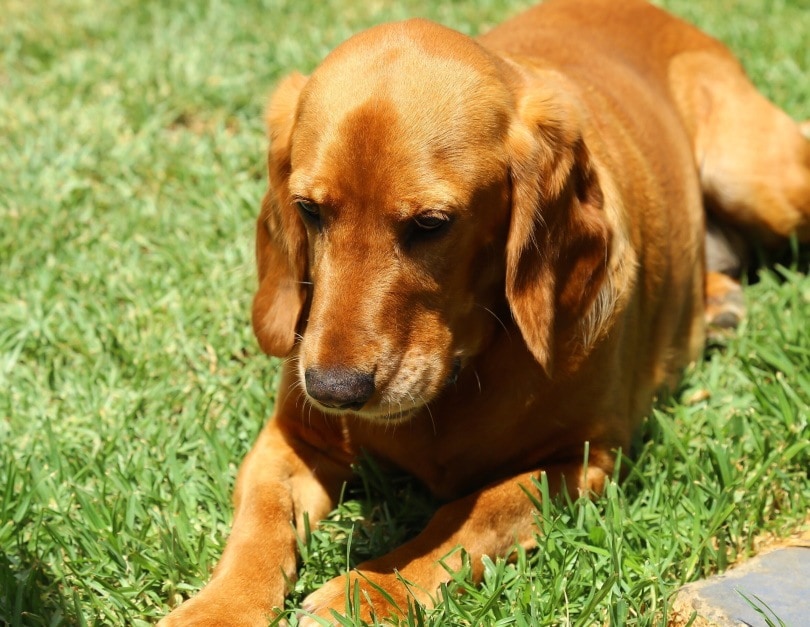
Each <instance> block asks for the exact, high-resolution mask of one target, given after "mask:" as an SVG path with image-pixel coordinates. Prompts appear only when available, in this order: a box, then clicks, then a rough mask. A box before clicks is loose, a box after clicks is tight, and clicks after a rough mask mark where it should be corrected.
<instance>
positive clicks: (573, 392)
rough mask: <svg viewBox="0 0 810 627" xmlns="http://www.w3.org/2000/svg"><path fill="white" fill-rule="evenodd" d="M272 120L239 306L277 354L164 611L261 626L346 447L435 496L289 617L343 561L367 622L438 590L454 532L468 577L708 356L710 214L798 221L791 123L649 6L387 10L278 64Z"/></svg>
mask: <svg viewBox="0 0 810 627" xmlns="http://www.w3.org/2000/svg"><path fill="white" fill-rule="evenodd" d="M268 124H269V129H270V141H271V146H270V153H269V171H270V185H269V190H268V192H267V195H266V196H265V198H264V201H263V203H262V209H261V214H260V216H259V219H258V224H257V259H258V268H259V280H260V285H259V290H258V293H257V294H256V298H255V301H254V305H253V324H254V328H255V332H256V336H257V337H258V340H259V343H260V344H261V347H262V349H263V350H264V351H265V352H267V353H270V354H272V355H278V356H286V357H288V359H287V360H286V362H285V365H284V371H283V378H282V382H281V385H280V388H279V390H278V400H277V405H276V412H275V416H274V418H273V420H271V421H270V422H269V423H268V425H267V426H266V427H265V429H264V431H263V432H262V434H261V436H260V438H259V441H258V442H257V444H256V445H255V447H254V448H253V450H252V451H251V453H250V454H249V455H248V457H247V458H246V459H245V462H244V464H243V465H242V468H241V471H240V473H239V478H238V482H237V487H236V494H235V503H236V513H235V519H234V526H233V531H232V533H231V536H230V539H229V540H228V544H227V546H226V548H225V552H224V554H223V556H222V560H221V561H220V563H219V566H218V567H217V569H216V571H215V572H214V576H213V579H212V580H211V582H210V583H209V584H208V586H206V588H205V589H204V590H203V591H202V592H200V593H199V594H198V595H197V596H196V597H194V598H193V599H191V600H189V601H187V602H186V603H184V604H183V605H181V606H180V607H179V608H178V609H177V610H175V611H174V612H173V613H172V614H171V615H170V616H169V617H168V618H167V619H165V620H164V621H163V623H162V624H164V625H231V624H232V625H237V624H238V625H263V624H265V621H266V620H267V619H268V617H269V616H272V615H273V608H275V607H279V606H281V605H282V604H283V601H284V596H285V594H286V593H287V591H288V581H289V580H290V579H292V578H293V577H294V576H295V567H296V529H297V530H298V533H301V531H302V529H303V520H304V517H305V516H307V515H308V517H309V520H310V521H311V522H314V521H317V520H319V519H320V518H322V517H323V516H324V515H326V514H327V513H328V512H329V511H330V510H331V509H332V508H333V507H334V506H335V504H336V500H337V498H338V495H339V492H340V489H341V485H342V484H343V482H344V481H346V480H347V479H349V477H350V475H351V470H350V464H351V463H352V462H354V461H355V460H356V459H357V457H358V454H359V452H360V451H361V450H366V451H369V452H370V453H372V454H373V455H375V456H377V457H378V458H379V459H381V460H383V461H385V462H387V463H389V464H391V465H393V466H396V467H399V468H401V469H404V470H406V471H408V472H410V473H412V474H413V475H414V476H416V477H417V478H418V479H419V480H421V481H422V482H424V483H425V484H426V485H427V486H429V488H430V489H431V490H432V491H433V492H434V493H435V494H436V495H438V496H439V497H441V498H443V499H444V500H445V501H446V504H445V505H444V506H443V507H441V508H440V509H439V510H438V512H437V513H436V514H435V517H434V518H433V519H432V520H431V521H430V523H429V524H428V525H427V527H426V528H425V530H424V531H423V532H422V533H421V534H419V535H418V536H417V537H416V538H415V539H413V540H411V541H410V542H408V543H407V544H405V545H403V546H400V547H398V548H396V549H395V550H393V551H392V552H391V553H389V554H387V555H385V556H383V557H381V558H379V559H375V560H372V561H370V562H366V563H364V564H361V565H360V566H359V568H358V569H357V572H351V573H349V574H348V575H346V576H344V577H340V578H338V579H335V580H333V581H331V582H329V583H328V584H326V585H325V586H324V587H323V588H322V589H320V590H318V591H317V592H315V593H313V594H312V595H310V596H309V597H308V598H307V599H306V601H305V603H304V609H305V610H306V611H308V612H312V613H314V614H316V615H319V616H326V617H329V616H330V609H332V608H334V609H336V610H338V611H340V610H342V609H343V608H344V592H345V590H346V589H347V586H346V583H347V581H346V578H347V577H348V578H350V579H351V580H352V581H354V580H358V581H359V583H360V586H361V588H362V589H363V590H364V591H365V593H366V595H368V596H365V595H363V596H362V597H361V598H362V599H364V600H363V603H365V605H364V608H363V611H364V612H366V614H367V615H368V614H370V613H371V612H375V613H376V614H377V615H378V616H383V617H384V616H387V615H388V614H389V613H390V612H394V613H396V612H397V608H396V607H395V606H391V605H390V604H389V603H388V602H387V601H386V600H385V599H384V597H383V595H381V594H380V593H379V591H378V590H376V589H375V586H374V585H371V584H376V586H379V587H380V588H381V589H383V590H385V591H386V592H387V594H388V595H390V598H391V599H392V600H394V601H395V603H396V605H397V606H398V607H399V608H400V609H402V608H406V607H407V599H408V591H407V590H406V588H405V586H404V585H403V584H401V583H400V581H399V579H398V577H397V576H396V575H395V574H394V571H395V570H396V571H397V572H398V573H399V574H400V575H401V577H402V578H404V579H405V580H408V581H410V582H412V584H413V585H412V586H411V588H410V590H411V593H412V594H414V595H415V596H416V598H417V599H418V600H419V601H422V602H425V603H430V602H431V595H435V591H436V590H437V588H438V586H439V585H440V584H441V583H442V582H445V581H447V580H448V579H449V576H448V574H447V572H446V570H445V569H444V568H443V567H442V566H440V565H439V564H438V563H437V561H438V560H439V559H440V558H443V557H445V556H446V555H447V554H448V553H450V552H451V550H452V549H453V548H455V547H457V546H461V547H464V549H465V550H466V551H467V552H468V554H469V555H470V561H471V563H472V564H473V565H474V568H477V569H478V570H479V572H480V564H481V559H480V558H481V556H483V555H491V556H498V555H506V554H508V553H509V551H510V548H511V547H513V546H514V545H515V543H519V544H522V545H524V546H530V545H532V544H533V543H534V541H535V539H534V538H535V536H534V534H535V532H536V529H535V527H534V526H533V524H532V521H533V516H534V515H535V512H534V511H533V509H532V505H531V502H530V500H529V499H528V498H527V496H526V494H525V493H524V489H531V487H532V478H533V477H538V476H539V475H540V474H541V473H545V474H546V476H547V480H548V482H549V485H550V486H551V489H552V490H553V491H559V490H561V489H567V490H568V491H570V492H571V493H572V494H577V493H578V492H581V491H591V490H592V491H599V490H600V489H601V487H602V485H603V483H604V482H605V480H606V478H609V477H610V476H611V474H612V473H613V468H614V459H615V455H616V451H617V450H619V449H625V450H626V449H627V447H628V444H629V440H630V437H631V433H632V432H633V429H634V427H635V426H636V424H637V423H638V421H639V419H640V418H641V417H642V416H643V415H644V414H645V412H647V411H648V410H649V409H650V405H651V402H652V400H653V396H654V394H655V393H656V390H658V389H659V388H661V387H662V386H664V385H668V384H671V383H673V382H674V381H675V380H676V378H677V376H678V373H679V371H680V370H681V368H682V367H683V366H684V365H685V364H687V363H688V362H689V361H690V360H693V359H694V358H695V357H696V356H697V355H698V353H699V351H700V350H701V347H702V345H703V341H704V326H705V325H704V306H705V305H704V304H705V302H706V298H705V296H706V295H705V289H706V285H709V286H710V289H712V290H713V291H714V292H717V293H713V294H711V296H712V297H715V298H716V297H718V296H719V297H720V298H721V299H722V297H723V294H724V291H725V290H729V289H731V291H733V283H731V282H730V281H729V280H727V279H722V278H721V277H719V276H717V275H712V274H710V275H709V277H708V278H709V280H708V281H707V272H706V269H705V263H704V258H705V253H704V238H705V233H706V229H705V225H704V223H705V216H704V207H707V208H710V209H711V212H712V213H713V214H714V215H715V216H717V217H718V218H719V219H720V221H721V222H723V223H731V224H734V225H736V226H737V227H739V228H740V230H741V231H743V232H745V233H746V234H747V235H748V236H751V237H756V238H758V239H760V240H763V241H765V242H771V241H775V240H777V239H779V238H784V237H785V236H787V235H789V234H790V233H793V232H796V233H798V235H799V237H800V238H802V239H804V240H807V239H810V146H809V145H808V142H807V141H806V140H805V139H804V138H803V137H802V135H801V133H800V131H799V128H798V126H797V125H796V124H795V123H794V122H792V121H791V120H790V119H789V118H788V117H787V116H786V115H785V114H784V113H783V112H781V111H780V110H778V109H777V108H776V107H774V106H773V105H771V104H770V103H769V102H767V101H766V100H765V99H764V98H763V97H762V96H761V95H760V94H759V93H758V92H757V91H755V89H754V87H753V86H752V85H751V84H750V83H749V81H748V80H747V79H746V77H745V76H744V74H743V72H742V70H741V68H740V66H739V64H738V63H737V61H735V59H734V58H733V57H732V56H731V54H730V53H729V51H728V50H727V49H726V48H725V47H724V46H723V45H721V44H720V43H718V42H716V41H714V40H713V39H710V38H709V37H707V36H705V35H703V34H702V33H700V32H699V31H697V30H696V29H694V28H692V27H691V26H689V25H687V24H685V23H684V22H682V21H680V20H678V19H676V18H674V17H671V16H669V15H667V14H666V13H664V12H662V11H661V10H659V9H656V8H654V7H653V6H650V5H648V4H646V3H644V2H642V1H640V0H625V1H623V2H615V0H551V1H549V2H546V3H545V4H543V5H542V6H540V7H537V8H534V9H531V10H529V11H528V12H526V13H524V14H523V15H520V16H519V17H517V18H515V19H513V20H511V21H509V22H507V23H506V24H504V25H502V26H501V27H499V28H497V29H495V30H493V31H492V32H490V33H488V34H486V35H484V36H483V37H481V38H480V39H478V40H477V41H476V40H473V39H470V38H468V37H466V36H463V35H461V34H459V33H457V32H454V31H452V30H448V29H446V28H443V27H441V26H437V25H435V24H432V23H429V22H425V21H421V20H414V21H408V22H404V23H398V24H388V25H383V26H379V27H377V28H373V29H371V30H369V31H367V32H364V33H362V34H360V35H357V36H355V37H353V38H352V39H350V40H349V41H348V42H346V43H345V44H343V45H341V46H340V47H338V48H337V49H336V50H335V51H334V52H333V53H332V54H330V55H329V56H328V57H327V59H326V60H325V61H324V62H323V64H322V65H321V66H320V67H319V68H318V69H317V70H316V71H315V72H314V73H313V74H312V76H311V77H309V78H306V77H303V76H301V75H297V74H295V75H292V76H290V77H289V78H287V79H286V80H285V81H283V82H282V83H281V85H280V86H279V87H278V90H277V91H276V93H275V95H274V96H273V98H272V100H271V103H270V107H269V112H268ZM729 284H731V286H732V287H731V288H729ZM586 442H587V443H589V448H588V450H589V458H588V459H587V470H584V469H583V447H584V445H585V443H586ZM456 555H458V554H457V553H456ZM457 559H460V558H457ZM449 563H450V565H451V566H452V565H453V558H450V562H449ZM459 563H460V562H457V563H456V564H455V565H457V566H458V565H459ZM367 600H368V602H367Z"/></svg>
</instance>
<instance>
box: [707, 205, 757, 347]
mask: <svg viewBox="0 0 810 627" xmlns="http://www.w3.org/2000/svg"><path fill="white" fill-rule="evenodd" d="M749 256H750V248H749V244H748V242H747V241H746V240H745V239H744V238H743V236H742V235H741V234H740V233H738V232H737V231H736V230H735V229H734V228H732V227H730V226H728V225H727V224H723V223H720V222H718V221H717V219H716V218H714V217H713V216H712V215H711V214H709V215H708V216H707V218H706V285H705V294H706V327H707V332H708V334H709V337H710V338H712V337H714V336H716V337H722V336H723V335H724V334H725V333H726V332H727V331H728V330H730V329H735V328H736V327H737V326H738V325H739V324H740V322H742V319H743V318H744V317H745V298H744V296H743V291H742V286H741V285H740V276H741V275H742V272H743V270H744V269H745V266H746V265H747V264H748V261H749Z"/></svg>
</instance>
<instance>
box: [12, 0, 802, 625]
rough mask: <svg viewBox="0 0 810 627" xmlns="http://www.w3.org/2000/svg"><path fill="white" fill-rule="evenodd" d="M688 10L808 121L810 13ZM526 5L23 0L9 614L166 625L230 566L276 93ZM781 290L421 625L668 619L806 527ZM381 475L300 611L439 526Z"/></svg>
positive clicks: (790, 310) (796, 308) (17, 6)
mask: <svg viewBox="0 0 810 627" xmlns="http://www.w3.org/2000/svg"><path fill="white" fill-rule="evenodd" d="M666 4H667V5H668V6H669V7H670V8H672V9H673V10H675V11H677V12H679V13H680V14H682V15H684V16H686V17H688V18H689V19H691V20H692V21H695V22H698V23H700V24H701V25H703V26H704V28H706V29H708V30H709V31H711V32H712V33H714V34H716V35H717V36H719V37H721V38H723V39H724V40H725V41H726V42H728V43H729V44H730V45H731V46H732V48H733V49H734V50H735V51H736V52H737V53H738V54H739V55H740V56H741V57H742V58H743V60H744V62H745V64H746V66H747V67H748V68H749V70H750V72H751V74H752V76H753V77H754V79H755V81H756V82H757V83H758V84H759V85H760V86H761V87H762V88H763V90H764V91H765V92H766V93H767V94H768V95H769V96H770V97H772V98H774V99H775V100H776V101H777V102H779V103H780V104H781V105H782V106H783V107H785V108H786V109H787V110H788V111H789V112H790V113H791V114H792V115H794V116H796V117H810V81H808V80H807V72H808V68H810V48H808V47H807V45H806V35H807V32H808V28H810V23H808V18H807V8H808V5H807V3H806V1H804V0H794V1H792V2H791V1H782V2H770V1H768V2H766V1H765V0H722V1H719V0H718V1H716V2H712V3H705V2H704V3H696V2H690V1H689V0H671V1H670V2H667V3H666ZM393 5H396V6H393ZM520 6H521V3H519V2H513V1H510V0H482V1H479V2H473V1H471V0H468V1H466V2H457V1H455V2H443V3H436V2H427V1H426V0H404V1H403V2H398V3H388V2H376V3H368V2H348V1H343V2H334V3H330V5H329V8H324V3H320V2H315V1H314V0H310V1H307V0H298V1H296V2H292V1H291V0H267V1H266V2H265V3H261V2H240V3H224V2H218V1H216V0H211V1H210V2H201V3H188V2H179V1H169V2H166V1H164V0H152V1H139V0H122V1H121V2H109V3H98V2H91V1H90V0H60V1H58V2H47V1H46V0H6V1H5V2H4V4H3V10H2V12H0V276H1V277H2V280H0V624H2V623H8V624H9V625H13V626H16V625H59V624H67V625H73V624H78V625H83V624H88V625H93V624H99V625H102V624H115V625H119V624H133V625H143V624H149V623H151V622H152V621H153V620H154V619H155V618H156V617H158V616H160V615H162V614H163V613H164V612H165V611H166V609H167V603H168V602H174V601H175V600H177V599H179V598H181V597H184V596H186V595H189V594H191V593H192V592H193V591H194V590H196V589H197V588H198V587H199V586H200V585H201V584H202V583H203V582H204V581H205V580H206V578H207V576H208V572H209V570H210V569H211V567H212V566H213V565H214V564H215V563H216V560H217V557H218V556H219V554H220V552H221V550H222V547H223V542H224V539H225V538H226V536H227V532H228V527H229V520H230V516H231V511H230V505H229V499H230V492H231V489H232V486H233V481H234V476H235V473H236V469H237V467H238V464H239V461H240V459H241V458H242V456H243V455H244V454H245V452H246V451H247V450H248V448H249V447H250V445H251V443H252V441H253V440H254V438H255V436H256V434H257V432H258V430H259V429H260V427H261V424H262V422H263V421H264V420H265V418H266V417H267V416H268V415H269V413H270V411H271V409H272V404H273V389H274V384H275V378H276V375H277V365H276V364H275V363H274V362H272V361H269V360H267V359H266V358H264V357H262V356H261V355H260V353H259V351H258V349H257V347H256V345H255V342H254V340H253V338H252V335H251V331H250V328H249V324H248V311H249V304H250V298H251V290H252V289H253V284H254V281H255V278H254V269H253V260H252V255H253V252H252V236H253V233H252V229H253V219H254V215H255V212H256V210H257V207H258V201H259V198H260V197H261V194H262V191H263V187H264V185H265V182H264V163H263V154H264V151H265V141H264V137H263V129H262V121H261V112H262V108H263V105H264V102H265V99H266V96H267V94H268V93H269V91H270V89H271V87H272V85H273V84H274V82H275V81H276V80H277V79H278V78H279V77H280V76H281V75H282V74H284V73H285V72H288V71H290V70H292V69H294V68H298V69H302V70H304V71H308V70H310V69H312V67H313V66H314V65H315V64H316V63H317V61H318V60H319V59H320V58H322V56H323V55H324V54H325V53H326V52H327V51H328V50H329V49H331V48H332V47H333V46H335V45H337V44H338V43H339V42H340V41H341V40H343V39H344V38H345V37H347V36H348V35H349V34H350V33H352V32H354V31H356V30H359V29H361V28H364V27H366V26H369V25H371V24H373V23H375V22H379V21H382V20H385V19H392V18H400V17H405V16H409V15H417V14H418V15H427V16H429V17H433V18H435V19H438V20H440V21H442V22H444V23H447V24H449V25H452V26H455V27H457V28H459V29H461V30H463V31H465V32H469V33H475V32H477V31H478V29H479V25H491V24H494V23H496V22H497V21H499V20H500V19H502V18H503V17H505V16H507V15H509V14H513V13H514V12H516V11H517V10H518V8H519V7H520ZM760 278H761V280H760V281H759V282H758V283H757V284H755V285H753V286H752V287H750V288H749V289H748V292H747V293H748V297H749V302H750V318H749V320H748V321H747V322H746V323H745V324H744V325H743V327H742V328H741V329H740V332H739V335H738V337H736V338H733V339H730V340H728V341H727V342H726V343H724V345H723V346H722V347H719V348H717V349H715V350H713V351H711V352H710V353H709V354H708V356H707V359H706V360H705V361H704V362H703V363H701V364H698V365H697V366H696V367H695V368H693V369H692V370H690V371H689V372H688V373H687V375H686V379H685V381H684V384H683V386H682V388H681V389H680V390H679V391H678V393H677V394H676V395H675V396H674V397H673V398H672V399H671V400H670V401H668V402H665V403H663V404H662V405H661V406H660V407H659V408H658V409H657V410H656V411H654V412H653V413H652V414H651V417H650V419H649V421H648V422H647V423H646V425H645V427H644V430H645V433H644V435H645V438H644V439H643V441H642V442H641V443H640V445H639V447H638V451H637V452H636V454H635V455H634V457H633V459H632V461H630V460H629V459H625V460H624V461H623V465H624V467H625V468H626V469H629V475H628V478H627V479H626V480H625V481H623V482H622V483H620V484H611V485H610V486H609V489H608V491H607V494H606V495H605V496H604V497H603V498H600V499H597V500H596V501H594V502H590V501H582V502H576V503H570V504H569V503H558V504H555V503H552V502H550V501H548V500H544V501H543V503H542V511H543V516H542V518H541V519H540V520H539V522H538V529H539V531H541V535H540V540H539V542H540V549H539V550H537V551H534V552H530V553H528V554H524V553H520V554H519V555H518V556H517V560H516V561H515V562H514V563H504V562H501V561H493V562H488V563H487V568H486V575H485V579H484V582H483V584H482V585H480V586H472V585H471V584H470V583H469V579H468V578H466V576H465V573H464V572H461V573H459V574H458V575H457V577H456V581H455V582H454V584H453V585H452V586H451V590H450V591H449V593H448V594H447V595H446V597H445V601H444V602H443V604H442V605H440V606H439V607H438V608H437V609H436V610H435V611H433V612H424V611H423V610H421V609H416V610H414V614H413V615H412V617H411V621H412V622H414V623H416V622H423V623H424V624H429V625H448V624H453V625H458V624H469V625H543V624H549V625H552V624H553V625H557V624H571V625H587V624H591V623H593V622H601V623H612V624H615V625H623V624H638V625H642V624H643V625H648V624H662V623H664V622H665V620H666V616H667V611H668V603H669V600H670V596H671V593H672V592H673V590H675V589H676V588H677V586H678V585H679V584H680V583H681V582H684V581H687V580H693V579H696V578H699V577H702V576H704V575H707V574H709V573H712V572H716V571H718V570H722V569H723V568H725V567H726V566H727V565H728V564H729V563H730V562H732V561H734V560H736V559H738V558H740V557H744V556H746V555H747V554H748V553H749V551H750V549H751V547H752V542H753V540H754V538H756V537H757V536H759V535H761V534H765V533H776V534H785V533H787V532H788V531H789V530H790V529H792V528H794V527H795V526H796V525H798V524H799V523H800V522H801V521H802V520H804V519H805V517H806V513H807V511H808V507H809V506H810V484H809V482H808V474H807V472H808V471H807V469H808V468H810V444H808V437H807V436H808V425H807V422H808V417H809V416H810V333H808V324H809V322H808V321H810V279H808V278H807V277H806V276H804V275H803V274H800V273H798V272H795V271H793V270H781V271H764V272H763V273H761V275H760ZM361 475H362V476H363V478H364V481H363V482H361V487H360V488H359V489H357V490H353V491H349V492H348V493H347V500H346V502H345V503H344V504H343V505H342V506H341V507H340V508H339V509H338V511H337V512H335V513H334V514H333V516H332V517H331V518H330V520H329V521H328V522H327V523H325V524H324V525H323V526H322V527H321V528H320V529H318V530H317V531H313V532H312V534H311V535H310V537H309V538H308V540H307V542H306V543H305V545H304V546H303V547H302V552H303V554H304V556H305V559H304V564H303V570H302V573H301V577H300V580H299V582H298V583H297V584H296V589H295V591H294V593H293V595H292V597H291V601H290V607H295V604H296V603H297V602H300V600H301V599H302V598H303V596H304V595H305V594H306V592H307V591H308V590H311V589H313V588H314V587H315V586H317V585H318V583H319V582H321V581H324V580H325V579H328V578H329V577H332V576H334V575H335V574H337V573H339V572H340V571H341V570H342V569H344V568H345V567H346V562H347V559H348V560H349V562H351V563H356V562H357V561H360V560H362V559H363V558H364V557H365V556H368V555H372V554H378V553H380V552H383V551H385V550H386V549H389V548H391V547H392V546H394V545H396V543H397V542H399V541H400V540H401V539H402V538H403V537H405V536H407V535H408V534H410V533H413V532H414V530H416V529H418V527H419V525H421V524H422V523H423V522H424V520H425V519H426V517H427V515H428V513H429V511H430V506H431V504H430V503H429V501H428V500H427V499H425V497H424V496H423V495H420V494H419V490H418V488H417V487H416V486H414V485H413V484H411V483H409V482H407V481H404V480H402V479H400V478H386V477H381V476H380V475H379V473H377V472H375V471H374V470H373V468H371V467H368V466H367V467H365V468H364V469H363V470H362V472H361ZM380 499H385V500H386V503H385V504H384V505H379V504H378V500H380Z"/></svg>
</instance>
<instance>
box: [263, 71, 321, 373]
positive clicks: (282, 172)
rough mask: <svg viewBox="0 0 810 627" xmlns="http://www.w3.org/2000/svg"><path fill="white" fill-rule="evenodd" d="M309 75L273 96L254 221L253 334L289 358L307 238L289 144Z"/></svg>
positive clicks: (303, 293)
mask: <svg viewBox="0 0 810 627" xmlns="http://www.w3.org/2000/svg"><path fill="white" fill-rule="evenodd" d="M306 80H307V79H306V77H304V76H302V75H301V74H292V75H290V76H288V77H287V78H285V79H284V80H283V81H282V82H281V83H280V84H279V85H278V87H277V88H276V91H275V92H274V93H273V95H272V97H271V98H270V104H269V106H268V108H267V115H266V122H267V128H268V134H269V138H270V149H269V152H268V156H267V167H268V172H269V178H270V180H269V185H268V189H267V193H266V194H265V195H264V199H263V200H262V208H261V213H260V214H259V218H258V220H257V222H256V265H257V266H258V274H259V289H258V290H257V292H256V295H255V297H254V298H253V311H252V314H253V315H252V317H253V331H254V333H255V334H256V338H257V339H258V341H259V346H261V349H262V350H263V351H264V352H265V353H268V354H270V355H275V356H278V357H284V356H286V355H287V354H288V353H289V352H290V351H291V350H292V347H293V345H294V344H295V337H296V332H297V331H298V327H299V319H300V316H301V311H302V309H303V307H304V304H305V302H306V298H307V288H306V284H305V282H306V274H307V239H306V231H305V229H304V227H303V225H302V224H301V220H300V218H299V217H298V215H297V213H296V212H295V211H294V209H293V207H292V202H291V200H290V197H289V189H288V181H289V177H290V169H291V165H290V142H291V138H292V132H293V127H294V125H295V117H296V111H297V108H298V99H299V96H300V94H301V90H302V89H303V87H304V85H305V84H306Z"/></svg>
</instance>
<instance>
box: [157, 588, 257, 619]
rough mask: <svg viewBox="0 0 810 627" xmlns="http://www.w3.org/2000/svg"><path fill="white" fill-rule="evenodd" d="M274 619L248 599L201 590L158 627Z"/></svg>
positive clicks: (173, 611)
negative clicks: (220, 595)
mask: <svg viewBox="0 0 810 627" xmlns="http://www.w3.org/2000/svg"><path fill="white" fill-rule="evenodd" d="M272 618H273V615H272V613H270V612H267V611H265V610H264V609H263V608H261V607H257V606H256V605H255V603H250V602H249V600H246V599H237V598H234V597H230V598H229V597H215V596H213V595H206V594H204V593H201V594H199V595H198V596H196V597H192V598H191V599H189V600H188V601H185V602H184V603H183V604H182V605H179V606H178V607H176V608H175V609H174V610H172V612H171V613H170V614H169V615H168V616H166V617H165V618H163V619H162V620H160V621H159V622H158V624H157V627H227V626H232V627H237V626H238V627H267V625H268V623H269V621H270V620H272Z"/></svg>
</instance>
